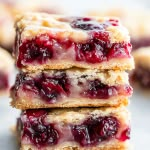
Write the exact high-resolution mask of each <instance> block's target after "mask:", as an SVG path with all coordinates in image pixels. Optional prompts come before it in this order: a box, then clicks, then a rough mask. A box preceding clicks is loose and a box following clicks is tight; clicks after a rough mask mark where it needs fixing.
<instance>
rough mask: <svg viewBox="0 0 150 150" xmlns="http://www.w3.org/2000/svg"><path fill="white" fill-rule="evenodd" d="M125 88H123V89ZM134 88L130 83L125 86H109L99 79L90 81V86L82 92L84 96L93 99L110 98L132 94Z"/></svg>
mask: <svg viewBox="0 0 150 150" xmlns="http://www.w3.org/2000/svg"><path fill="white" fill-rule="evenodd" d="M122 88H123V89H122ZM132 91H133V90H132V88H131V87H130V86H129V85H125V86H124V87H118V86H108V85H106V84H103V83H102V82H101V81H100V80H99V79H95V80H92V81H88V88H87V89H86V90H85V91H83V92H82V93H81V95H82V96H84V97H88V98H91V99H109V98H110V97H112V96H116V95H129V96H130V95H131V94H132Z"/></svg>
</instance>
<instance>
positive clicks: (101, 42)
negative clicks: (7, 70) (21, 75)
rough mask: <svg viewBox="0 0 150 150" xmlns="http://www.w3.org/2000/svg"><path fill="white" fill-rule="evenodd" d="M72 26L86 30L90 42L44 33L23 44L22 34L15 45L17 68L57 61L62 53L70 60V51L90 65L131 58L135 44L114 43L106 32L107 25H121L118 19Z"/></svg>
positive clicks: (76, 21) (77, 21)
mask: <svg viewBox="0 0 150 150" xmlns="http://www.w3.org/2000/svg"><path fill="white" fill-rule="evenodd" d="M70 25H71V26H72V27H73V28H78V29H82V30H86V31H85V32H87V34H88V35H89V38H90V39H88V40H87V41H84V42H78V43H77V42H74V41H72V40H71V39H59V38H57V39H56V38H54V37H53V36H52V35H51V34H42V35H38V36H36V37H35V38H33V39H31V40H25V41H20V40H19V36H20V35H18V34H20V33H18V34H17V36H18V38H16V40H17V41H18V42H17V41H16V42H15V43H17V44H18V46H19V56H18V61H17V66H18V67H19V68H21V67H22V66H24V65H26V64H27V63H29V64H32V63H33V64H35V63H36V64H43V63H46V62H47V61H48V60H55V59H56V60H57V59H58V58H60V56H61V54H63V57H65V58H70V55H69V54H68V53H64V52H67V51H69V50H70V49H73V50H74V51H75V60H76V61H85V62H88V63H99V62H103V61H108V60H110V59H112V58H128V57H130V52H131V44H130V43H125V42H122V43H111V41H110V35H109V33H108V32H106V31H105V28H106V27H107V26H118V21H117V20H108V21H106V22H104V23H101V24H100V23H99V22H97V21H96V20H92V19H90V18H76V19H74V20H72V22H70ZM19 41H20V42H19ZM21 42H22V43H21ZM19 43H21V44H19ZM18 46H16V49H18V48H17V47H18ZM58 49H62V50H63V51H64V52H62V53H59V54H58V53H57V51H58ZM64 54H65V56H64ZM61 58H62V57H61ZM62 59H63V58H62ZM70 59H74V58H70Z"/></svg>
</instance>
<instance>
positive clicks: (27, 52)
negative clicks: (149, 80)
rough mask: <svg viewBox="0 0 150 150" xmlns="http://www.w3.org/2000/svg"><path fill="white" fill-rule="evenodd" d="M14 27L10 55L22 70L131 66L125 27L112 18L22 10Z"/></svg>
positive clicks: (129, 48) (131, 61) (118, 67)
mask: <svg viewBox="0 0 150 150" xmlns="http://www.w3.org/2000/svg"><path fill="white" fill-rule="evenodd" d="M15 28H16V31H17V34H16V41H15V50H14V55H15V58H16V64H17V67H18V68H20V69H21V70H23V71H36V70H39V69H41V70H44V69H67V68H71V67H79V68H88V69H94V68H95V69H119V70H130V69H132V68H133V67H134V63H133V58H132V56H131V55H130V52H131V44H130V38H129V35H128V31H127V30H126V29H125V28H124V27H123V26H122V25H121V24H120V22H119V20H118V19H116V18H107V17H103V18H100V17H90V18H89V17H66V16H57V15H49V14H44V13H26V14H24V15H21V16H19V17H18V19H17V21H16V25H15Z"/></svg>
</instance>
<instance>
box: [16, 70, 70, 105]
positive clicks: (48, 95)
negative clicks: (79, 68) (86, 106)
mask: <svg viewBox="0 0 150 150" xmlns="http://www.w3.org/2000/svg"><path fill="white" fill-rule="evenodd" d="M20 86H22V87H23V91H29V92H34V93H35V94H37V95H39V96H40V97H42V98H43V99H44V100H45V101H46V102H48V103H55V102H56V101H57V100H58V99H59V97H60V96H61V95H62V94H63V95H68V94H70V90H69V87H70V83H69V81H68V79H67V76H66V73H64V72H63V71H62V72H61V73H60V74H59V75H55V76H54V77H51V76H47V75H46V74H45V73H42V74H40V75H39V76H38V77H36V78H34V77H29V76H28V75H27V74H25V73H22V74H19V75H18V76H17V79H16V84H15V86H14V87H13V88H14V89H15V90H18V89H19V87H20Z"/></svg>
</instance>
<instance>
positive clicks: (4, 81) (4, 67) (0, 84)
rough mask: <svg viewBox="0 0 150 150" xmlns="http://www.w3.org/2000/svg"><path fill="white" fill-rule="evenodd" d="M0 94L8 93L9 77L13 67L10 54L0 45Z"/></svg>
mask: <svg viewBox="0 0 150 150" xmlns="http://www.w3.org/2000/svg"><path fill="white" fill-rule="evenodd" d="M0 61H1V63H0V95H1V94H2V95H4V94H6V93H8V89H9V86H10V77H11V76H12V74H11V73H12V71H13V68H14V61H13V59H12V57H11V56H10V54H9V53H8V52H7V51H6V50H4V49H2V48H1V47H0Z"/></svg>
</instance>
